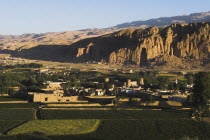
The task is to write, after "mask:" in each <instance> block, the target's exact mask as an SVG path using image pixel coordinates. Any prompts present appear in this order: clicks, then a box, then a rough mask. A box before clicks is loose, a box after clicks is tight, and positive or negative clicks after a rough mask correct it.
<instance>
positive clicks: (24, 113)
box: [0, 109, 34, 120]
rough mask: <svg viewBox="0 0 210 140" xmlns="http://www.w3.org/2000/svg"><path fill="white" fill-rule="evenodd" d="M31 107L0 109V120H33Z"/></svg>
mask: <svg viewBox="0 0 210 140" xmlns="http://www.w3.org/2000/svg"><path fill="white" fill-rule="evenodd" d="M33 119H34V110H33V109H0V120H33Z"/></svg>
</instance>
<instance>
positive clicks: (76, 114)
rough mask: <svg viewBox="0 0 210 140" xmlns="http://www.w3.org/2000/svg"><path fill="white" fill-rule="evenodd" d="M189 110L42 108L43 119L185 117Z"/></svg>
mask: <svg viewBox="0 0 210 140" xmlns="http://www.w3.org/2000/svg"><path fill="white" fill-rule="evenodd" d="M188 114H189V112H184V111H158V110H68V109H67V110H62V109H60V110H57V109H55V110H54V109H43V110H42V115H43V117H44V119H48V120H51V119H114V120H116V119H187V118H188Z"/></svg>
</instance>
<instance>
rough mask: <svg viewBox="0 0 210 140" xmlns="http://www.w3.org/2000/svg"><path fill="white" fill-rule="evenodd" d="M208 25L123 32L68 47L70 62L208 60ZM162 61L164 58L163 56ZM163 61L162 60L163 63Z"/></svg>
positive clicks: (195, 24)
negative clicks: (171, 58)
mask: <svg viewBox="0 0 210 140" xmlns="http://www.w3.org/2000/svg"><path fill="white" fill-rule="evenodd" d="M209 25H210V23H204V22H203V23H191V24H188V25H185V24H173V25H171V26H168V27H165V28H158V27H150V28H147V29H125V30H121V31H119V32H116V33H112V34H108V35H104V36H101V37H96V38H91V39H85V40H82V41H79V42H77V43H74V44H72V45H71V46H70V50H69V55H70V57H71V58H72V60H73V61H74V62H84V61H101V60H105V61H107V62H109V63H111V64H124V63H132V64H137V65H140V66H147V65H149V64H150V63H151V62H152V61H156V60H159V61H160V57H161V56H162V57H164V56H167V59H169V57H174V58H181V59H190V60H202V61H205V62H206V61H208V60H209V59H210V35H209V33H210V28H209ZM165 58H166V57H165ZM167 59H164V60H162V61H166V62H167Z"/></svg>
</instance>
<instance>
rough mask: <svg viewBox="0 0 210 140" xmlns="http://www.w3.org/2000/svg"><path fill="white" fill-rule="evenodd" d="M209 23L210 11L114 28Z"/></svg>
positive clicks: (132, 23)
mask: <svg viewBox="0 0 210 140" xmlns="http://www.w3.org/2000/svg"><path fill="white" fill-rule="evenodd" d="M196 22H210V11H209V12H202V13H193V14H190V15H182V16H173V17H161V18H157V19H149V20H145V21H141V20H139V21H133V22H130V23H123V24H119V25H117V26H115V28H145V27H151V26H168V25H171V24H181V23H186V24H188V23H196Z"/></svg>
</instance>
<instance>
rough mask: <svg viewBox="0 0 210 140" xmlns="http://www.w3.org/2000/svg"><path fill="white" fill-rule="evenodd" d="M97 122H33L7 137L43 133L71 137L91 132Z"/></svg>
mask: <svg viewBox="0 0 210 140" xmlns="http://www.w3.org/2000/svg"><path fill="white" fill-rule="evenodd" d="M99 124H100V121H99V120H33V121H29V122H27V123H25V124H23V125H21V126H19V127H16V128H15V129H13V130H12V131H10V132H9V133H8V134H9V135H18V134H29V133H43V134H46V135H71V134H86V133H90V132H93V131H95V130H96V129H97V127H98V125H99Z"/></svg>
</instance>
